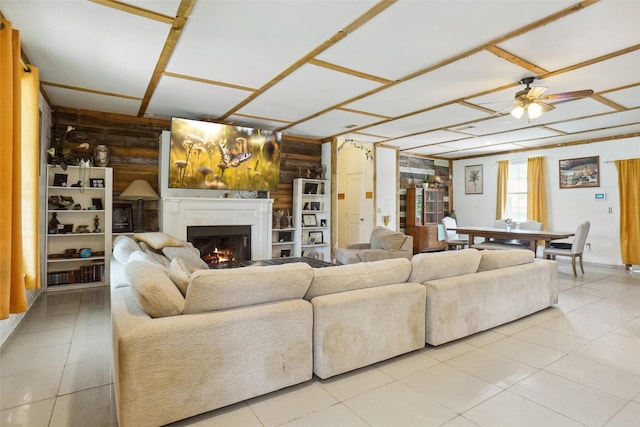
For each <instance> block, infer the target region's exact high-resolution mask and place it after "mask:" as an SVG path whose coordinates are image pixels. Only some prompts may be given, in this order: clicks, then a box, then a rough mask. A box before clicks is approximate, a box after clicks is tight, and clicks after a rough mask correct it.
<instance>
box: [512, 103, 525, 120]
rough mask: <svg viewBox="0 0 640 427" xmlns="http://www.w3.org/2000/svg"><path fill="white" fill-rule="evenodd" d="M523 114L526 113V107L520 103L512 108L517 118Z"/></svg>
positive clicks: (513, 114)
mask: <svg viewBox="0 0 640 427" xmlns="http://www.w3.org/2000/svg"><path fill="white" fill-rule="evenodd" d="M523 114H524V108H522V106H520V105H518V106H517V107H514V109H513V110H511V115H512V116H513V117H515V118H516V119H519V118H520V117H522V115H523Z"/></svg>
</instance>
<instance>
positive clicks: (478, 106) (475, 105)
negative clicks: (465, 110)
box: [458, 101, 495, 114]
mask: <svg viewBox="0 0 640 427" xmlns="http://www.w3.org/2000/svg"><path fill="white" fill-rule="evenodd" d="M458 104H460V105H464V106H465V107H469V108H473V109H474V110H479V111H482V112H483V113H489V114H491V113H495V110H492V109H490V108H486V107H483V106H481V105H477V104H472V103H470V102H467V101H460V102H458Z"/></svg>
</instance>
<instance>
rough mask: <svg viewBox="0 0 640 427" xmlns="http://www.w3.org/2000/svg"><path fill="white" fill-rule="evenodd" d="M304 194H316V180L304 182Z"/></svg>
mask: <svg viewBox="0 0 640 427" xmlns="http://www.w3.org/2000/svg"><path fill="white" fill-rule="evenodd" d="M304 194H318V183H317V182H305V183H304Z"/></svg>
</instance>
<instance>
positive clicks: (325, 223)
mask: <svg viewBox="0 0 640 427" xmlns="http://www.w3.org/2000/svg"><path fill="white" fill-rule="evenodd" d="M326 226H327V220H326V219H321V220H320V227H326Z"/></svg>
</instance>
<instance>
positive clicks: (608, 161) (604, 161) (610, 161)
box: [602, 157, 634, 163]
mask: <svg viewBox="0 0 640 427" xmlns="http://www.w3.org/2000/svg"><path fill="white" fill-rule="evenodd" d="M633 159H634V158H633V157H629V158H628V159H618V160H603V161H602V163H615V162H618V161H622V160H633Z"/></svg>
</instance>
